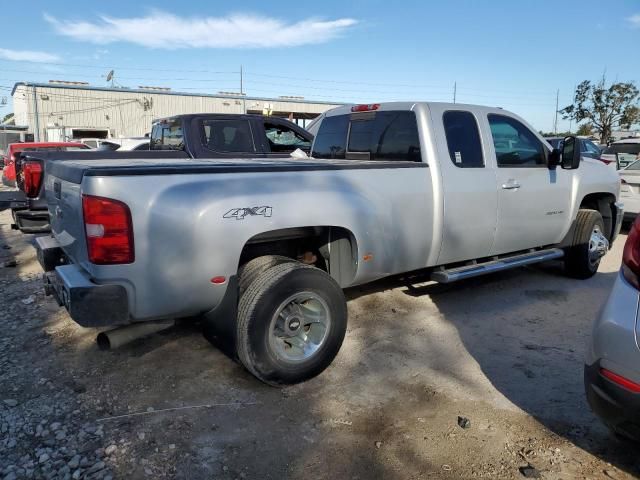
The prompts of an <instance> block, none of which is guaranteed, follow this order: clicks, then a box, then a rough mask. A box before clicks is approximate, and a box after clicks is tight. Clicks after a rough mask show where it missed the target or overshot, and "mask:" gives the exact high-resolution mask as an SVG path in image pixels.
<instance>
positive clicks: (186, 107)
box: [13, 84, 337, 140]
mask: <svg viewBox="0 0 640 480" xmlns="http://www.w3.org/2000/svg"><path fill="white" fill-rule="evenodd" d="M34 89H35V95H34ZM13 105H14V113H15V118H16V124H19V125H28V126H29V131H30V132H33V133H35V131H36V129H37V128H38V126H39V131H40V132H39V133H40V140H46V139H47V136H46V132H47V130H50V131H51V132H53V131H57V132H60V131H61V128H63V127H64V128H66V129H67V131H69V130H68V129H69V128H87V129H106V130H108V131H109V132H110V136H113V137H129V136H142V135H144V134H145V133H148V132H149V130H150V127H151V121H152V120H153V119H155V118H161V117H168V116H171V115H179V114H183V113H242V112H243V111H244V108H246V110H250V111H259V112H262V111H263V110H265V109H268V110H270V111H273V112H279V114H282V113H287V112H288V113H292V114H293V115H294V117H295V118H304V117H308V118H312V117H313V116H315V115H318V114H320V113H322V112H324V111H326V110H328V109H330V108H333V107H335V106H337V105H334V104H328V103H322V102H317V103H316V102H306V101H287V100H283V99H263V98H245V99H241V98H235V97H226V96H204V95H203V96H198V95H181V94H163V93H157V92H153V91H148V92H147V91H139V90H135V91H128V90H124V89H123V90H118V89H113V90H112V89H96V88H91V87H86V88H84V87H73V88H69V87H66V86H64V87H62V86H57V85H54V84H51V85H46V86H43V85H39V84H35V85H33V84H26V85H24V84H17V85H16V88H15V91H14V94H13ZM36 111H37V115H36Z"/></svg>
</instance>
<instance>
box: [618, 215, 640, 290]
mask: <svg viewBox="0 0 640 480" xmlns="http://www.w3.org/2000/svg"><path fill="white" fill-rule="evenodd" d="M622 275H623V276H624V278H625V279H626V280H627V281H628V282H629V283H630V284H631V285H633V286H634V287H635V288H637V289H638V290H640V280H639V278H638V277H639V276H640V216H638V217H636V220H635V222H633V225H632V227H631V230H630V231H629V236H628V237H627V241H626V242H625V244H624V251H623V252H622Z"/></svg>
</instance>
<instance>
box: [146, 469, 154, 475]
mask: <svg viewBox="0 0 640 480" xmlns="http://www.w3.org/2000/svg"><path fill="white" fill-rule="evenodd" d="M144 474H145V475H153V470H151V469H150V468H146V467H145V469H144Z"/></svg>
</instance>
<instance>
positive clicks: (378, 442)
mask: <svg viewBox="0 0 640 480" xmlns="http://www.w3.org/2000/svg"><path fill="white" fill-rule="evenodd" d="M374 445H375V446H376V448H380V447H382V442H381V441H380V440H378V441H377V442H376V443H375V444H374Z"/></svg>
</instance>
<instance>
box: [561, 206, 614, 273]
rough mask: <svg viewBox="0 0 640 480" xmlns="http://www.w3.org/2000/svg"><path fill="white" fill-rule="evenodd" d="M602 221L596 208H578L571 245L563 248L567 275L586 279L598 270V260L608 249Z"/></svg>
mask: <svg viewBox="0 0 640 480" xmlns="http://www.w3.org/2000/svg"><path fill="white" fill-rule="evenodd" d="M604 231H605V230H604V221H603V220H602V215H600V212H598V211H597V210H587V209H581V210H578V215H577V216H576V223H575V230H574V233H573V241H572V245H571V246H570V247H568V248H567V249H566V250H565V258H564V265H565V271H566V272H567V274H568V275H570V276H572V277H574V278H579V279H587V278H591V277H593V276H594V275H595V274H596V272H597V271H598V266H599V265H600V260H601V258H602V256H603V255H604V253H606V251H607V250H608V249H609V241H608V239H607V237H606V236H605V234H604Z"/></svg>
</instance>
